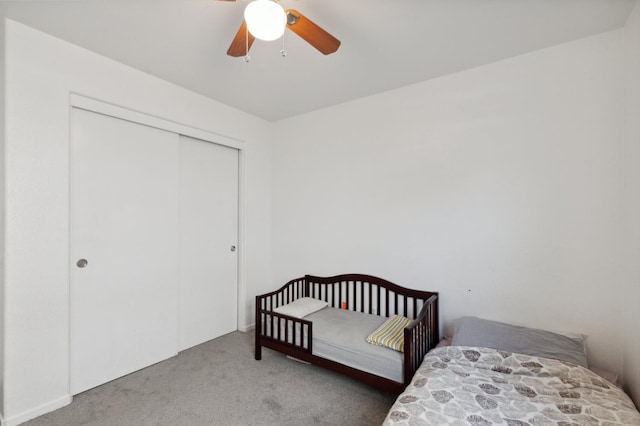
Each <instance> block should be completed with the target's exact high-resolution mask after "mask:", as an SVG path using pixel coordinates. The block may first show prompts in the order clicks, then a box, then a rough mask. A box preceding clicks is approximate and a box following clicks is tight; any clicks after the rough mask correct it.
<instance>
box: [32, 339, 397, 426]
mask: <svg viewBox="0 0 640 426" xmlns="http://www.w3.org/2000/svg"><path fill="white" fill-rule="evenodd" d="M394 400H395V395H394V394H391V393H387V392H383V391H380V390H377V389H375V388H373V387H370V386H367V385H364V384H361V383H359V382H357V381H355V380H352V379H350V378H347V377H344V376H341V375H339V374H336V373H333V372H330V371H327V370H324V369H322V368H318V367H315V366H312V365H305V364H302V363H299V362H297V361H293V360H290V359H288V358H286V357H285V356H284V355H282V354H279V353H277V352H274V351H271V350H269V349H263V351H262V360H261V361H256V360H255V359H254V358H253V333H240V332H234V333H230V334H227V335H225V336H222V337H220V338H218V339H215V340H212V341H210V342H207V343H204V344H202V345H199V346H196V347H194V348H191V349H188V350H186V351H184V352H181V353H180V354H178V356H176V357H175V358H171V359H169V360H166V361H163V362H161V363H158V364H155V365H153V366H151V367H148V368H145V369H143V370H140V371H137V372H135V373H133V374H130V375H128V376H125V377H122V378H120V379H117V380H114V381H112V382H110V383H107V384H105V385H102V386H99V387H97V388H94V389H91V390H89V391H87V392H84V393H81V394H79V395H76V396H75V397H74V400H73V403H72V404H70V405H68V406H66V407H64V408H61V409H59V410H57V411H54V412H52V413H49V414H46V415H44V416H41V417H38V418H37V419H34V420H32V421H30V422H27V423H25V425H28V426H40V425H42V426H45V425H46V426H58V425H60V426H62V425H64V426H76V425H123V426H124V425H126V426H133V425H136V426H137V425H176V426H180V425H225V426H226V425H379V424H381V423H382V421H383V420H384V418H385V416H386V413H387V411H388V410H389V408H390V407H391V405H392V404H393V402H394Z"/></svg>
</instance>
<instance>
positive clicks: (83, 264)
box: [76, 259, 89, 268]
mask: <svg viewBox="0 0 640 426" xmlns="http://www.w3.org/2000/svg"><path fill="white" fill-rule="evenodd" d="M88 264H89V262H87V259H80V260H78V261H77V262H76V266H77V267H78V268H86V267H87V265H88Z"/></svg>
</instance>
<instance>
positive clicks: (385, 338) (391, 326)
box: [367, 315, 412, 352]
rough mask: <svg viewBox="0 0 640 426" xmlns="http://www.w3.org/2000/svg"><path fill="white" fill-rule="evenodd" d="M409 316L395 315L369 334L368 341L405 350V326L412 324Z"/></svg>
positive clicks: (401, 350) (400, 350)
mask: <svg viewBox="0 0 640 426" xmlns="http://www.w3.org/2000/svg"><path fill="white" fill-rule="evenodd" d="M411 321H412V320H410V319H409V318H405V317H401V316H399V315H393V316H392V317H390V318H389V319H388V320H386V321H385V322H384V323H383V324H382V325H381V326H380V327H378V328H377V329H376V331H374V332H373V333H371V334H370V335H368V336H367V342H368V343H371V344H373V345H378V346H386V347H387V348H391V349H393V350H396V351H399V352H404V332H403V330H404V328H405V327H406V326H408V325H409V324H411Z"/></svg>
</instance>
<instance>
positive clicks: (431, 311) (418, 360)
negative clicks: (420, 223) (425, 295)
mask: <svg viewBox="0 0 640 426" xmlns="http://www.w3.org/2000/svg"><path fill="white" fill-rule="evenodd" d="M439 330H440V329H439V325H438V293H433V295H432V296H431V297H430V298H429V299H427V300H426V301H425V303H424V305H423V306H422V309H421V310H420V313H419V314H418V317H417V318H416V319H415V320H414V321H413V322H412V323H411V324H409V325H408V326H407V327H405V329H404V385H405V386H407V385H408V384H409V383H410V382H411V379H412V378H413V375H414V374H415V372H416V370H417V369H418V367H420V364H422V360H423V359H424V356H425V355H426V354H427V352H429V351H430V350H431V349H433V348H434V347H435V346H436V345H437V344H438V341H439Z"/></svg>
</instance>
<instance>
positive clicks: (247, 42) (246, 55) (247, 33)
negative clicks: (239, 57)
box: [243, 27, 251, 62]
mask: <svg viewBox="0 0 640 426" xmlns="http://www.w3.org/2000/svg"><path fill="white" fill-rule="evenodd" d="M245 36H246V37H245V39H244V40H245V55H244V58H243V59H244V61H245V62H249V61H250V60H251V56H249V27H247V29H246V33H245Z"/></svg>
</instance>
